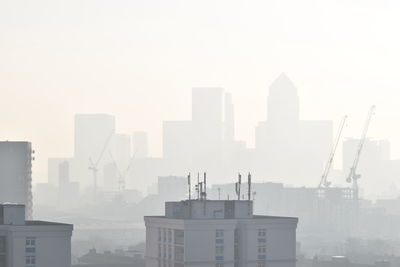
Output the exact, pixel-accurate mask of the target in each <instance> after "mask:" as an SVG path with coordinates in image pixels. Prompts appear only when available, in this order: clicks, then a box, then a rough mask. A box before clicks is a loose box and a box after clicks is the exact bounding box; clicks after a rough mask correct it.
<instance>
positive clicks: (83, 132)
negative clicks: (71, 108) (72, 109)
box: [75, 114, 115, 161]
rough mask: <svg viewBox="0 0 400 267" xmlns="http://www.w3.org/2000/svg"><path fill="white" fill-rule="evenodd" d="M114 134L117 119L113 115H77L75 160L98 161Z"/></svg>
mask: <svg viewBox="0 0 400 267" xmlns="http://www.w3.org/2000/svg"><path fill="white" fill-rule="evenodd" d="M114 134H115V118H114V116H112V115H108V114H77V115H75V158H77V159H81V160H84V161H89V159H90V158H91V159H92V160H93V161H95V160H97V158H98V157H99V156H100V154H101V151H102V149H103V147H104V146H105V145H106V143H107V140H108V139H109V138H110V137H111V136H113V135H114Z"/></svg>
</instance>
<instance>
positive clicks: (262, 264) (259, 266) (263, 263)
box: [257, 262, 266, 267]
mask: <svg viewBox="0 0 400 267" xmlns="http://www.w3.org/2000/svg"><path fill="white" fill-rule="evenodd" d="M257 267H266V264H265V262H259V263H258V264H257Z"/></svg>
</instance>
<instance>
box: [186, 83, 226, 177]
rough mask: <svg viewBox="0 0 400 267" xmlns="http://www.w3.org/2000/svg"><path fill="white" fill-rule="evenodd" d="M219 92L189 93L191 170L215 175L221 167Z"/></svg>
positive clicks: (221, 90) (216, 89)
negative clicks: (190, 103)
mask: <svg viewBox="0 0 400 267" xmlns="http://www.w3.org/2000/svg"><path fill="white" fill-rule="evenodd" d="M223 111H224V109H223V89H222V88H193V90H192V145H193V148H192V155H193V156H192V160H193V167H194V169H200V170H208V171H210V172H211V173H218V172H219V171H220V170H221V167H222V166H221V164H222V149H223V147H222V145H223V132H224V130H223Z"/></svg>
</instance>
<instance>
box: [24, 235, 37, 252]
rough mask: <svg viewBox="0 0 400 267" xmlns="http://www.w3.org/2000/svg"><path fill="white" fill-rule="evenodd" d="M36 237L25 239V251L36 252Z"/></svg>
mask: <svg viewBox="0 0 400 267" xmlns="http://www.w3.org/2000/svg"><path fill="white" fill-rule="evenodd" d="M35 246H36V238H35V237H27V238H26V239H25V253H35V252H36V248H35Z"/></svg>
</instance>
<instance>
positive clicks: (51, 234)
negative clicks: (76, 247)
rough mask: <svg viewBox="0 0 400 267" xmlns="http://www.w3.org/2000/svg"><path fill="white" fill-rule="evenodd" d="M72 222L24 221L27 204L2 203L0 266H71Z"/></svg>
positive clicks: (0, 214)
mask: <svg viewBox="0 0 400 267" xmlns="http://www.w3.org/2000/svg"><path fill="white" fill-rule="evenodd" d="M72 230H73V226H72V225H70V224H62V223H54V222H44V221H28V220H25V206H24V205H16V204H3V205H0V266H1V267H14V266H29V267H30V266H41V267H55V266H57V267H70V266H71V235H72Z"/></svg>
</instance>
